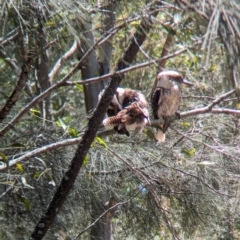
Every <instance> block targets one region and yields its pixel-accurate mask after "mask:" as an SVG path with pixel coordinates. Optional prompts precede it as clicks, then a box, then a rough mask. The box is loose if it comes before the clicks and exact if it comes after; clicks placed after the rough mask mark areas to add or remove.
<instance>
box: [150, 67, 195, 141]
mask: <svg viewBox="0 0 240 240" xmlns="http://www.w3.org/2000/svg"><path fill="white" fill-rule="evenodd" d="M182 83H185V84H189V85H191V83H189V82H188V81H186V80H185V79H184V78H183V76H182V75H181V74H180V73H178V72H176V71H162V72H160V73H159V74H158V75H157V82H156V87H155V89H154V90H153V93H152V99H151V100H152V101H151V102H152V112H153V117H154V119H160V118H163V120H164V121H165V123H164V124H162V125H160V126H159V128H160V129H158V131H157V134H156V140H157V141H158V142H164V141H165V132H166V131H167V129H168V127H169V125H170V123H169V121H168V120H167V118H168V117H170V116H172V115H174V114H175V113H176V112H177V111H178V109H179V107H180V103H181V100H182V90H181V84H182Z"/></svg>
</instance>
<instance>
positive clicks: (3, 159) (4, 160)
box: [0, 152, 8, 163]
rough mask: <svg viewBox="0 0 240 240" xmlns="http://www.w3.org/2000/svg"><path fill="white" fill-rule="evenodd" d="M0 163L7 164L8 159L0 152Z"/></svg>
mask: <svg viewBox="0 0 240 240" xmlns="http://www.w3.org/2000/svg"><path fill="white" fill-rule="evenodd" d="M0 161H1V162H5V163H8V157H7V156H6V155H5V154H4V153H2V152H0Z"/></svg>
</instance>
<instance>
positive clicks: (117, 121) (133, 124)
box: [99, 87, 149, 136]
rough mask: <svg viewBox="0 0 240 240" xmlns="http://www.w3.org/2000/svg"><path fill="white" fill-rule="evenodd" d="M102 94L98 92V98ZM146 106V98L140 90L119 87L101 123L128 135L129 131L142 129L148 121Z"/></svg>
mask: <svg viewBox="0 0 240 240" xmlns="http://www.w3.org/2000/svg"><path fill="white" fill-rule="evenodd" d="M102 94H103V92H101V93H100V94H99V99H100V98H101V96H102ZM147 107H148V103H147V101H146V98H145V97H144V95H143V94H142V93H141V92H140V91H137V90H133V89H130V88H120V87H119V88H117V90H116V93H115V95H114V96H113V99H112V101H111V103H110V105H109V107H108V110H107V115H108V118H106V119H104V120H103V125H104V126H105V128H107V129H112V128H114V129H115V130H116V131H117V132H118V133H119V134H126V135H127V136H129V131H133V130H142V129H143V128H144V126H145V125H146V124H147V123H148V122H149V113H148V109H147Z"/></svg>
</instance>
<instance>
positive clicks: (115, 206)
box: [74, 186, 145, 240]
mask: <svg viewBox="0 0 240 240" xmlns="http://www.w3.org/2000/svg"><path fill="white" fill-rule="evenodd" d="M144 187H145V186H143V187H142V188H141V189H140V190H139V191H138V192H137V193H136V194H134V195H133V196H132V197H131V198H130V199H128V200H126V201H124V202H119V203H117V204H115V205H114V206H112V207H110V208H108V209H107V210H106V211H105V212H103V213H102V214H101V215H100V216H99V217H98V218H97V219H95V221H94V222H93V223H92V224H90V225H89V226H88V227H86V228H85V229H83V230H82V231H81V232H79V233H78V235H77V236H76V237H75V238H74V240H76V239H78V238H79V237H80V236H81V235H82V234H83V233H84V232H86V231H87V230H88V229H90V228H91V227H93V226H94V225H95V224H96V223H97V222H98V221H99V220H100V219H101V218H102V217H104V216H105V215H106V214H107V213H108V212H110V211H111V210H114V209H115V208H117V207H119V206H122V205H124V204H127V203H129V202H131V201H132V200H133V199H134V198H135V197H136V196H137V195H138V194H139V193H140V192H141V191H142V189H143V188H144Z"/></svg>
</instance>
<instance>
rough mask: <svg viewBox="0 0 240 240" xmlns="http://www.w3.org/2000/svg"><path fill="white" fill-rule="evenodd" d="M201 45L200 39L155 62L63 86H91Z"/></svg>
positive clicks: (69, 82) (67, 83)
mask: <svg viewBox="0 0 240 240" xmlns="http://www.w3.org/2000/svg"><path fill="white" fill-rule="evenodd" d="M201 43H202V39H200V40H198V41H196V42H195V43H194V44H193V45H191V46H188V47H185V48H183V49H181V50H178V51H176V52H174V53H171V54H169V55H166V56H164V57H162V58H159V59H156V60H151V61H147V62H144V63H139V64H137V65H134V66H132V67H128V68H125V69H123V70H120V71H115V72H112V73H109V74H105V75H103V76H101V77H95V78H90V79H88V80H85V81H74V82H72V81H67V82H66V83H65V85H69V86H72V85H76V84H82V85H84V84H86V85H87V84H91V83H95V82H98V81H103V80H105V79H107V78H111V77H114V76H118V75H121V74H125V73H127V72H130V71H133V70H136V69H139V68H144V67H148V66H150V65H152V64H157V63H158V62H160V61H162V60H166V59H170V58H173V57H176V56H178V55H180V54H182V53H184V52H186V51H187V50H188V49H191V48H194V47H196V46H197V45H199V44H201Z"/></svg>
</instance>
